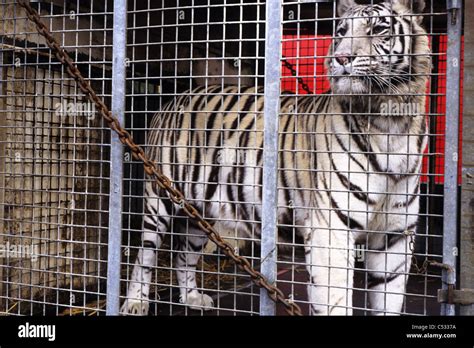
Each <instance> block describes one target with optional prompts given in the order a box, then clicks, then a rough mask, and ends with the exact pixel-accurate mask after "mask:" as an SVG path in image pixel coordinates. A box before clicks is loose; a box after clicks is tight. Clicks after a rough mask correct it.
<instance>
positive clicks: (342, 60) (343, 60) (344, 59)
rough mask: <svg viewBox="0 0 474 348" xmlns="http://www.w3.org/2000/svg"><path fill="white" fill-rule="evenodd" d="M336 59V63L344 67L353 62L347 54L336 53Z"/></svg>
mask: <svg viewBox="0 0 474 348" xmlns="http://www.w3.org/2000/svg"><path fill="white" fill-rule="evenodd" d="M335 58H336V61H337V62H338V63H339V64H341V65H342V66H344V65H347V64H349V63H350V62H351V61H352V58H351V56H350V55H349V54H347V53H336V54H335Z"/></svg>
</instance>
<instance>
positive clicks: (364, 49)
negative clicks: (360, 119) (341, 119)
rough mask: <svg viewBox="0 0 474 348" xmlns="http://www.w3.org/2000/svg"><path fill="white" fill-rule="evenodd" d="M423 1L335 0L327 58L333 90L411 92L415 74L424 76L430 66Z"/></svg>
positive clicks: (369, 92)
mask: <svg viewBox="0 0 474 348" xmlns="http://www.w3.org/2000/svg"><path fill="white" fill-rule="evenodd" d="M424 6H425V3H424V1H423V0H386V1H385V2H381V3H379V4H373V5H358V4H356V3H355V2H354V0H339V5H338V14H339V16H340V20H339V22H338V24H337V27H336V33H335V39H334V42H333V46H332V48H331V50H330V57H329V58H328V61H327V62H326V64H327V66H328V69H329V75H330V77H331V87H332V91H333V93H336V94H356V95H361V94H372V93H385V94H397V95H400V94H403V93H414V92H415V91H410V90H409V89H410V88H409V87H410V86H409V85H410V83H411V82H412V81H413V80H414V79H416V76H420V75H419V74H426V75H428V74H429V66H430V64H429V45H428V38H427V35H426V31H425V30H424V29H423V28H422V27H421V21H422V17H421V16H420V14H421V13H422V11H423V9H424ZM423 53H424V54H425V56H421V54H423ZM411 87H413V86H411Z"/></svg>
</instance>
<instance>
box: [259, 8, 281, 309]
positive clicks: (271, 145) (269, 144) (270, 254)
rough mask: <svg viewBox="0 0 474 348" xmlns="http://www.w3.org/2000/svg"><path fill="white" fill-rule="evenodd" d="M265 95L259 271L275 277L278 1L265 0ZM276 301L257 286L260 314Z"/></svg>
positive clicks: (279, 54)
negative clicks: (258, 289)
mask: <svg viewBox="0 0 474 348" xmlns="http://www.w3.org/2000/svg"><path fill="white" fill-rule="evenodd" d="M265 18H266V24H265V95H264V103H265V107H264V146H263V183H262V184H263V197H262V236H261V272H262V274H263V275H264V276H265V277H266V278H267V279H268V280H269V281H270V282H271V283H274V282H275V281H276V261H277V260H276V255H277V250H276V242H277V238H276V235H277V204H278V192H277V183H278V181H277V173H278V124H279V122H278V119H279V114H280V66H281V63H280V57H281V44H280V43H281V34H282V28H281V1H280V0H275V1H267V2H266V16H265ZM275 309H276V306H275V303H274V302H273V301H272V300H271V299H270V297H269V296H268V294H267V292H266V290H263V289H262V290H260V315H275Z"/></svg>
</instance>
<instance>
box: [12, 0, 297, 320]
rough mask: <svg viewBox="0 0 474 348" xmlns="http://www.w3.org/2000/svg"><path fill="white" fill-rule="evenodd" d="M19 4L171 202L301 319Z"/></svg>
mask: <svg viewBox="0 0 474 348" xmlns="http://www.w3.org/2000/svg"><path fill="white" fill-rule="evenodd" d="M18 3H19V4H20V6H21V7H23V9H24V10H25V11H26V15H27V16H28V19H30V20H31V21H32V22H33V23H35V25H36V28H37V30H38V33H39V34H40V35H42V36H43V37H44V38H45V39H46V44H47V45H48V46H49V48H51V50H52V52H53V53H54V55H55V56H56V58H57V59H58V60H59V61H60V62H61V63H62V64H63V65H64V66H65V68H66V72H67V73H68V75H69V76H70V77H71V78H73V79H74V80H75V81H76V83H77V85H78V86H79V88H80V89H81V90H82V92H83V93H84V94H85V95H86V96H87V98H88V99H89V100H90V101H91V102H93V103H94V104H95V106H96V107H97V110H98V112H99V114H100V115H101V116H102V118H103V119H104V120H105V121H106V122H107V124H108V126H109V127H110V128H111V129H112V130H113V131H114V132H115V133H116V134H117V135H118V136H119V138H120V141H121V142H122V143H123V144H125V145H126V146H128V148H130V150H131V151H132V155H133V157H134V158H135V159H136V160H140V161H141V162H142V163H143V167H144V169H145V172H146V174H148V175H149V176H151V177H154V178H155V180H156V183H157V184H158V186H159V187H160V188H162V189H163V190H165V191H166V192H167V193H168V196H169V198H170V199H171V200H172V201H173V202H174V203H175V204H177V205H179V206H181V207H182V209H183V210H184V212H185V213H186V214H187V215H188V216H189V217H190V218H191V219H194V220H195V221H196V222H197V224H198V226H199V227H200V228H201V230H202V231H203V232H205V233H206V235H207V237H208V238H209V239H210V240H211V241H212V242H214V243H215V244H216V245H217V246H218V247H219V248H220V249H221V250H222V251H223V252H224V254H226V255H227V256H228V257H230V258H231V259H232V260H233V261H234V263H235V264H236V265H237V266H238V267H239V268H240V269H241V270H243V271H245V272H246V273H247V274H248V275H249V276H250V277H251V279H252V281H253V282H254V283H255V284H256V285H257V286H259V287H261V288H264V289H265V290H266V291H267V292H268V294H269V296H270V298H271V299H272V300H273V301H275V302H276V303H281V304H283V305H284V307H285V310H286V311H287V312H288V314H290V315H298V316H301V315H302V312H301V308H300V307H299V306H298V305H297V304H296V303H294V302H292V301H291V302H290V301H288V300H287V299H286V298H285V296H284V294H283V292H282V291H281V290H280V289H278V288H277V287H276V286H274V285H272V284H270V283H269V282H268V280H267V279H266V278H265V277H264V276H263V275H262V274H261V273H260V272H258V271H256V270H255V269H253V268H252V265H251V264H250V262H249V261H248V260H247V259H246V258H245V257H242V256H240V255H237V254H236V253H235V252H234V248H233V247H232V246H231V245H230V244H229V243H228V242H226V241H225V240H223V239H222V237H221V236H220V235H219V233H218V232H217V230H216V229H215V228H214V227H213V226H212V225H211V224H210V223H209V222H207V221H206V220H205V219H204V218H203V217H202V215H201V214H200V213H199V212H198V211H197V210H196V208H194V206H192V205H191V204H190V203H189V202H188V201H187V200H186V199H185V197H184V195H183V194H182V193H181V192H180V191H179V190H177V189H176V188H174V187H173V186H172V183H171V180H170V179H169V178H168V177H167V176H165V175H164V174H163V173H161V172H160V171H159V170H158V168H157V166H156V165H155V163H154V162H153V161H151V160H150V159H149V158H148V157H147V156H146V154H145V152H144V150H143V149H142V148H141V147H140V146H139V145H137V144H135V142H134V141H133V138H132V136H131V134H130V133H129V132H128V131H127V130H125V129H124V128H123V127H122V126H121V125H120V122H119V121H118V119H117V118H115V117H114V116H113V115H112V113H111V112H110V110H109V109H108V108H107V106H106V105H105V103H104V101H103V100H102V99H101V98H100V97H99V96H98V95H97V94H96V92H95V91H94V89H93V88H92V87H91V86H90V84H89V82H88V81H87V80H86V79H85V78H84V77H83V76H82V74H81V72H80V71H79V69H78V68H77V67H76V65H75V64H74V61H73V60H72V59H71V57H70V56H69V55H68V54H67V52H66V51H65V50H64V49H63V48H62V47H61V46H60V45H59V44H58V42H57V41H56V39H55V38H54V37H53V36H52V35H51V32H50V31H49V30H48V28H47V27H46V25H45V24H44V23H43V22H42V20H41V18H40V15H39V14H38V12H37V11H36V10H35V9H33V8H32V7H31V5H30V3H29V1H28V0H18Z"/></svg>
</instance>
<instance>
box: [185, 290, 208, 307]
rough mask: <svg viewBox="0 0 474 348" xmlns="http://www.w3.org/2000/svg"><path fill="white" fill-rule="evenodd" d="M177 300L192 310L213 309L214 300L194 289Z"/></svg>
mask: <svg viewBox="0 0 474 348" xmlns="http://www.w3.org/2000/svg"><path fill="white" fill-rule="evenodd" d="M179 302H180V303H183V304H186V305H188V306H189V308H191V309H194V310H204V311H210V310H213V309H214V300H213V299H212V298H211V297H210V296H208V295H206V294H202V293H200V292H198V291H196V290H193V291H191V292H190V293H189V294H187V295H185V296H180V298H179Z"/></svg>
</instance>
